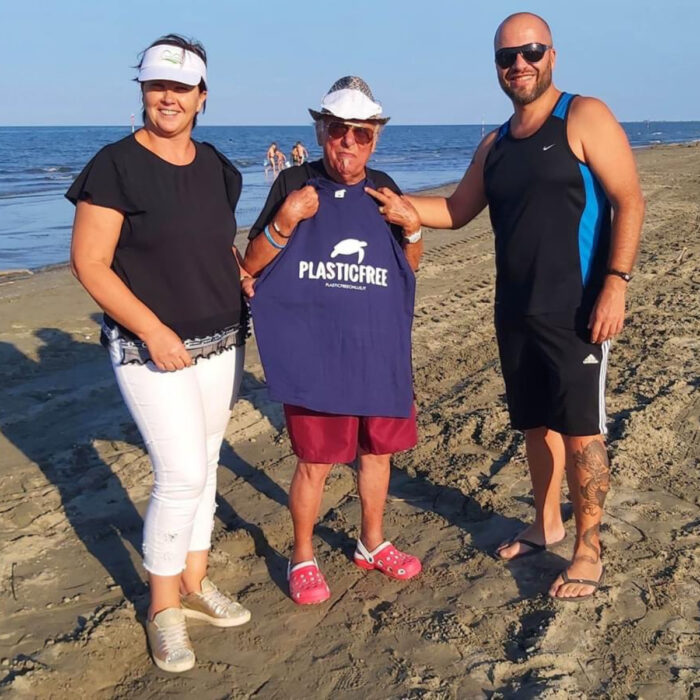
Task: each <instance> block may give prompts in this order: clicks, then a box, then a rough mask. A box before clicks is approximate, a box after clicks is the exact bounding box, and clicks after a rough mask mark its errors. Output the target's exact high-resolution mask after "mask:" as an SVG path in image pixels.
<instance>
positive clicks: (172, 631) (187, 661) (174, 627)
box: [146, 608, 195, 673]
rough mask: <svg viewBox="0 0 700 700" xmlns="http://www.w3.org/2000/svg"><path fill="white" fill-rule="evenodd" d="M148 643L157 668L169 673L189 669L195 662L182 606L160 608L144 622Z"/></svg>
mask: <svg viewBox="0 0 700 700" xmlns="http://www.w3.org/2000/svg"><path fill="white" fill-rule="evenodd" d="M146 634H147V635H148V644H149V646H150V647H151V655H152V656H153V661H154V662H155V664H156V666H158V668H162V669H163V670H164V671H170V672H171V673H182V672H183V671H189V670H190V669H191V668H192V667H193V666H194V663H195V657H194V650H193V649H192V643H191V642H190V637H189V635H188V634H187V624H186V623H185V613H184V611H183V610H182V608H166V609H165V610H161V611H160V612H159V613H158V614H157V615H156V616H155V617H154V618H153V619H152V620H149V621H148V622H147V623H146Z"/></svg>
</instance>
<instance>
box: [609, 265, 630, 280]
mask: <svg viewBox="0 0 700 700" xmlns="http://www.w3.org/2000/svg"><path fill="white" fill-rule="evenodd" d="M605 274H606V275H615V277H620V278H621V279H623V280H625V282H629V281H630V280H631V279H632V275H630V273H629V272H623V271H622V270H616V269H615V268H613V267H610V268H608V270H607V272H606V273H605Z"/></svg>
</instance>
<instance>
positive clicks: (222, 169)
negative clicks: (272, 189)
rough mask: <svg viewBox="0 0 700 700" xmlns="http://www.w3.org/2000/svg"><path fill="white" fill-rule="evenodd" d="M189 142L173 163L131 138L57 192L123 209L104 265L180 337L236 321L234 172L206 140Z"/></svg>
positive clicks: (212, 331) (97, 158)
mask: <svg viewBox="0 0 700 700" xmlns="http://www.w3.org/2000/svg"><path fill="white" fill-rule="evenodd" d="M194 145H195V151H196V155H195V158H194V160H193V161H192V162H191V163H190V164H188V165H173V164H172V163H169V162H167V161H165V160H163V159H162V158H160V157H159V156H157V155H156V154H155V153H153V152H151V151H149V150H148V149H147V148H145V147H144V146H142V145H141V144H140V143H139V142H138V141H137V140H136V139H135V138H134V136H133V135H130V136H128V137H126V138H124V139H122V140H121V141H117V142H116V143H113V144H110V145H108V146H105V147H104V148H103V149H102V150H100V151H99V152H98V153H97V155H96V156H95V157H94V158H93V159H92V160H91V161H90V162H89V163H88V164H87V165H86V166H85V168H84V170H83V171H82V172H81V173H80V175H79V176H78V177H77V178H76V180H75V182H74V183H73V184H72V185H71V187H70V189H69V190H68V192H67V193H66V197H67V198H68V199H69V200H70V201H71V202H73V204H76V203H77V202H79V201H81V200H87V201H90V202H91V203H92V204H96V205H98V206H101V207H109V208H111V209H116V210H118V211H120V212H122V213H123V214H124V222H123V224H122V228H121V232H120V235H119V241H118V243H117V247H116V250H115V253H114V261H113V263H112V269H113V270H114V272H115V273H116V274H117V275H118V276H119V278H120V279H121V280H122V281H123V282H124V283H125V284H126V286H127V287H128V288H129V289H130V290H131V291H132V292H133V293H134V295H135V296H136V297H137V298H138V299H140V300H141V301H142V302H143V303H144V304H145V305H146V306H148V307H149V308H150V309H151V310H152V311H153V312H154V313H155V314H156V316H158V318H159V319H160V320H161V321H162V322H163V323H164V324H165V325H167V326H169V327H170V328H172V329H173V330H174V331H175V332H176V333H177V334H178V335H179V336H180V337H181V338H182V339H183V340H187V339H195V338H203V337H207V336H210V335H213V334H216V333H219V332H221V331H223V330H225V329H229V328H231V327H235V326H237V325H240V326H243V325H244V324H243V323H242V307H243V305H242V301H241V286H240V274H239V271H238V266H237V263H236V260H235V258H234V256H233V251H232V246H233V239H234V236H235V234H236V219H235V217H234V209H235V207H236V204H237V202H238V198H239V196H240V193H241V175H240V173H239V172H238V170H237V169H236V168H235V167H234V165H233V164H232V163H231V162H230V161H228V160H227V159H226V158H225V157H224V156H223V155H222V154H220V153H219V152H218V151H217V150H216V149H215V148H214V147H213V146H211V145H210V144H207V143H199V142H196V141H195V142H194ZM106 321H108V322H109V321H111V319H108V318H106ZM112 323H113V321H112ZM120 331H121V332H122V333H123V335H124V336H125V337H126V338H130V339H134V336H133V334H131V333H130V332H129V331H128V330H127V329H124V328H121V327H120ZM242 342H243V335H241V338H240V342H237V344H240V343H242Z"/></svg>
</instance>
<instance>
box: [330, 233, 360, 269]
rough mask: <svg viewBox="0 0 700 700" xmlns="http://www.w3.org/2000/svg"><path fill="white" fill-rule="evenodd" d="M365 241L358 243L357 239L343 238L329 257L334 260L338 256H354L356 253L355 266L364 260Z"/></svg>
mask: <svg viewBox="0 0 700 700" xmlns="http://www.w3.org/2000/svg"><path fill="white" fill-rule="evenodd" d="M366 245H367V242H366V241H358V240H357V238H345V239H343V240H342V241H340V242H339V243H336V244H335V247H334V248H333V252H332V253H331V257H332V258H335V257H338V255H354V254H355V253H357V264H358V265H359V264H360V263H362V261H363V260H364V259H365V246H366Z"/></svg>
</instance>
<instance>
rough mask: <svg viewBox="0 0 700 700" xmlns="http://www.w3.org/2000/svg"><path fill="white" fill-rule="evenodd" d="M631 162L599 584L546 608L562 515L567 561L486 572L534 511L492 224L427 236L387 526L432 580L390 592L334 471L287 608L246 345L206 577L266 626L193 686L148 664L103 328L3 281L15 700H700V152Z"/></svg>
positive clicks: (219, 654) (1, 422)
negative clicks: (369, 567)
mask: <svg viewBox="0 0 700 700" xmlns="http://www.w3.org/2000/svg"><path fill="white" fill-rule="evenodd" d="M637 158H638V163H639V168H640V172H641V177H642V185H643V189H644V194H645V196H646V199H647V217H646V223H645V226H644V232H643V242H642V250H641V255H640V259H639V263H638V266H637V269H636V272H635V275H634V279H633V281H632V283H631V286H630V292H629V305H628V320H627V324H626V328H625V330H624V332H623V334H622V336H620V338H619V339H618V340H617V341H616V342H615V343H614V346H613V348H612V351H611V357H610V368H609V380H608V414H609V419H610V423H609V430H610V433H609V444H610V455H611V463H612V470H613V482H612V488H611V491H610V494H609V496H608V501H607V504H606V508H607V514H606V516H605V519H604V524H603V528H602V538H603V544H604V548H605V549H604V557H605V561H606V566H607V572H606V583H605V585H604V586H603V587H602V589H601V590H600V592H599V593H598V595H597V596H596V597H595V598H594V599H593V600H590V601H586V602H582V603H580V604H575V605H562V604H556V603H554V602H552V601H550V600H549V599H548V598H547V597H546V591H547V589H548V586H549V584H550V583H551V581H552V580H553V579H554V578H555V577H556V575H557V573H558V572H559V571H560V570H561V569H562V568H563V567H564V566H565V564H566V561H567V558H568V557H569V555H570V547H571V544H572V535H573V521H572V519H571V508H570V505H569V504H568V501H567V500H566V498H564V506H563V507H564V511H565V514H566V517H567V519H568V522H567V528H568V531H569V537H568V540H567V541H566V542H564V543H562V544H561V545H558V546H556V547H555V548H554V549H553V550H552V551H549V552H546V553H544V554H541V555H538V556H537V557H530V558H527V559H524V560H523V561H519V562H515V563H512V564H510V565H505V564H503V563H501V562H497V561H495V560H494V559H493V558H492V556H491V554H490V553H491V552H492V550H493V548H494V547H495V546H496V545H497V544H498V543H499V542H500V541H502V540H503V539H505V538H506V537H508V536H509V535H512V534H514V533H515V532H517V531H518V530H519V529H520V528H521V527H522V525H523V523H524V522H527V521H528V518H530V517H531V513H532V509H531V505H532V500H531V496H530V493H529V490H530V486H529V477H528V473H527V465H526V462H525V458H524V449H523V439H522V436H521V435H520V434H518V433H515V432H512V431H511V430H510V429H509V427H508V420H507V413H506V408H505V403H504V396H503V393H504V387H503V383H502V379H501V376H500V372H499V367H498V359H497V353H496V344H495V338H494V331H493V325H492V299H493V283H494V261H493V241H492V233H491V229H490V225H489V221H488V216H487V215H486V214H482V215H481V216H480V217H479V218H478V219H477V220H476V221H475V222H473V223H472V224H470V225H469V226H468V227H466V228H464V229H461V230H459V231H454V232H453V231H428V232H427V233H426V239H427V243H426V255H425V258H424V262H423V264H422V267H421V270H420V273H419V278H418V297H417V303H416V315H415V325H414V350H413V353H414V368H415V380H416V393H417V401H418V406H419V411H420V413H419V426H420V444H419V446H418V447H417V448H416V449H415V450H413V451H411V452H408V453H404V454H401V455H398V456H397V458H396V459H395V461H394V470H393V475H392V482H391V490H390V501H389V503H388V506H387V514H386V532H387V535H388V536H389V537H391V538H392V539H393V540H394V541H395V542H396V544H397V545H398V546H400V547H401V548H404V549H407V550H409V551H411V552H413V553H415V554H417V555H419V556H420V557H421V558H422V560H423V564H424V572H423V573H422V574H421V576H420V577H419V578H418V579H417V580H415V581H411V582H406V583H399V582H395V581H390V580H387V579H385V578H384V577H382V576H381V575H380V574H378V573H376V572H370V573H366V572H362V571H360V570H359V569H357V568H356V567H354V566H353V565H352V563H351V561H350V558H351V556H352V551H353V548H354V537H355V536H356V535H357V531H358V524H359V503H358V500H357V495H356V490H355V484H354V474H353V469H352V468H351V467H350V466H337V467H335V468H334V470H333V471H332V473H331V477H330V478H329V481H328V485H327V489H326V492H325V496H324V501H323V505H322V509H321V513H322V515H321V519H320V522H319V524H318V526H317V543H318V550H317V555H318V557H319V559H320V561H321V562H322V566H323V570H324V573H325V574H326V577H327V579H328V581H329V584H330V586H331V590H332V598H331V600H330V601H329V602H328V603H326V604H323V605H321V606H317V607H314V608H311V609H300V608H298V607H296V606H295V605H294V604H293V603H292V602H291V601H290V600H289V598H288V597H287V596H286V583H285V573H286V556H287V554H288V552H289V551H290V545H291V522H290V518H289V515H288V513H287V510H286V494H287V491H288V488H289V483H290V479H291V476H292V472H293V468H294V464H295V458H294V456H293V454H292V452H291V449H290V446H289V443H288V440H287V436H286V431H285V430H284V425H283V420H282V412H281V408H280V407H279V406H278V405H276V404H274V403H271V402H270V401H268V399H267V396H266V389H265V386H264V383H263V374H262V370H261V367H260V362H259V360H258V356H257V351H256V348H255V344H254V342H252V341H251V342H250V343H249V346H248V355H247V359H246V374H245V378H244V381H243V389H242V395H241V398H240V400H239V401H238V403H237V405H236V407H235V410H234V413H233V417H232V419H231V422H230V426H229V430H228V432H227V435H226V440H225V443H224V448H223V450H222V454H221V467H220V470H219V492H218V494H219V495H218V504H219V506H218V511H217V519H216V525H215V530H214V546H213V551H212V555H211V577H212V579H213V580H214V581H216V582H217V584H218V585H219V586H220V588H222V589H223V590H226V591H230V592H232V593H235V594H237V595H238V597H239V599H240V601H241V602H242V603H243V604H245V605H246V606H247V607H248V608H250V609H251V611H252V613H253V619H252V621H251V622H250V623H249V624H247V625H245V626H244V627H242V628H236V629H233V630H228V631H226V630H221V629H216V628H213V627H209V626H206V625H205V624H203V623H199V624H197V623H193V624H191V625H190V630H191V636H192V639H193V642H194V646H195V650H196V652H197V666H196V667H195V669H194V670H192V671H190V672H188V673H186V674H184V675H181V676H172V675H168V674H166V673H164V672H161V671H158V670H157V669H156V668H155V667H154V666H153V665H152V663H151V661H150V658H149V656H148V653H147V649H146V638H145V634H144V630H143V627H142V625H141V623H140V620H141V619H142V617H143V614H144V608H145V604H146V590H145V586H144V584H143V580H144V576H143V573H144V572H143V570H142V567H141V563H140V556H139V548H140V539H141V527H142V516H143V513H144V511H145V507H146V502H147V498H148V493H149V489H150V483H151V475H150V467H149V461H148V458H147V456H146V455H145V454H144V450H143V446H142V443H141V440H140V437H139V435H138V432H137V431H136V428H135V427H134V426H133V424H132V423H131V420H130V418H129V415H128V413H127V411H126V408H125V407H124V405H123V403H122V400H121V397H120V395H119V393H118V390H117V387H116V385H115V382H114V379H113V375H112V373H111V370H110V368H109V365H108V361H107V357H106V354H105V351H104V350H103V349H102V348H101V346H100V345H99V343H98V335H99V329H98V319H99V314H98V309H97V307H96V306H95V304H94V303H93V302H92V301H91V300H90V298H89V297H88V296H87V294H86V293H85V292H84V291H83V290H82V288H81V287H80V286H79V284H78V283H77V282H76V281H75V280H74V279H73V278H72V276H71V275H70V273H69V271H68V270H67V269H65V268H62V269H54V270H50V271H46V272H42V273H40V274H35V275H33V276H30V277H26V278H24V279H18V278H16V277H13V278H10V277H8V278H5V279H2V278H0V433H1V435H0V550H1V556H0V606H1V608H0V609H1V617H0V620H1V621H0V693H3V694H5V695H7V697H20V698H22V697H41V698H69V697H70V698H75V697H91V698H127V697H128V698H154V697H163V696H168V697H183V698H184V697H197V698H198V700H205V699H208V698H253V697H255V698H327V697H332V698H363V699H366V700H370V699H374V698H389V697H391V698H499V697H508V698H510V697H515V698H534V697H537V698H597V697H600V698H644V699H645V700H649V699H653V698H663V699H664V700H670V699H675V698H689V697H692V698H700V626H699V624H698V620H699V619H700V608H699V607H698V606H699V601H700V472H699V470H698V462H699V458H700V380H699V379H698V377H699V372H698V368H699V365H700V363H699V361H698V358H699V355H700V333H699V330H700V320H699V316H700V145H699V144H694V145H692V144H691V145H681V146H664V147H654V148H650V149H647V150H643V151H638V152H637ZM448 189H450V188H445V190H446V191H447V190H448ZM239 244H240V245H243V241H242V237H241V239H240V241H239Z"/></svg>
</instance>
